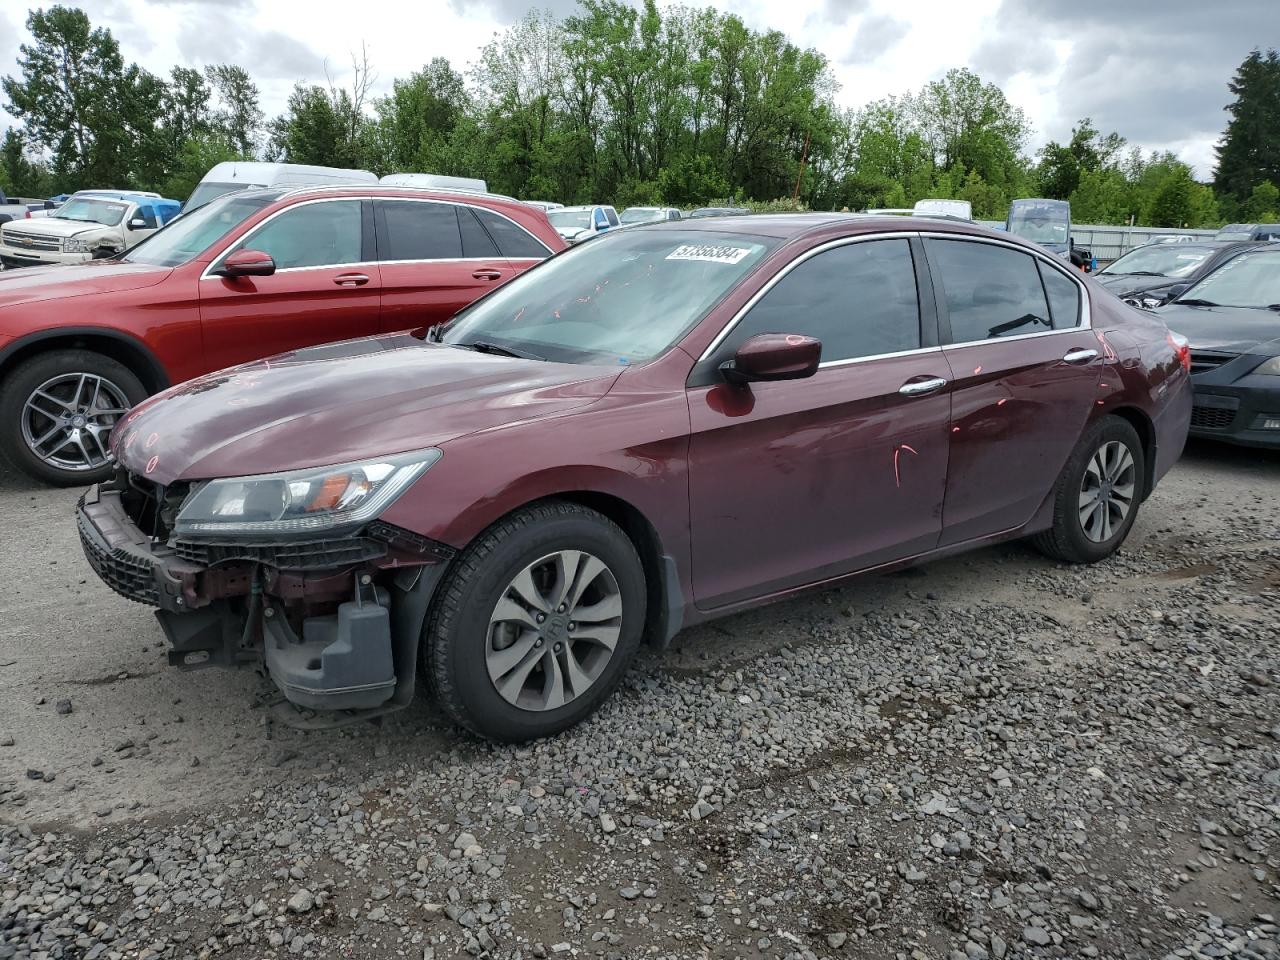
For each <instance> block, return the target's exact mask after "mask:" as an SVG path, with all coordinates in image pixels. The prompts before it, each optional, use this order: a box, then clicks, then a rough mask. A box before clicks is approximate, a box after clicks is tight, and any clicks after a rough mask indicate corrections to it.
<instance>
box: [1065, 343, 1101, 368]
mask: <svg viewBox="0 0 1280 960" xmlns="http://www.w3.org/2000/svg"><path fill="white" fill-rule="evenodd" d="M1097 356H1098V351H1097V350H1090V349H1088V348H1087V347H1081V348H1080V349H1078V350H1068V351H1067V353H1066V356H1064V357H1063V358H1062V362H1063V363H1074V364H1085V363H1088V362H1089V361H1090V360H1093V359H1094V358H1095V357H1097Z"/></svg>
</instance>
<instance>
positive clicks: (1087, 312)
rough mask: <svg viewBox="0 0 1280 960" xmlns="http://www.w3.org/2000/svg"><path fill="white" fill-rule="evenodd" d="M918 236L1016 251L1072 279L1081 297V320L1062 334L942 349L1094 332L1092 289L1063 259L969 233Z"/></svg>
mask: <svg viewBox="0 0 1280 960" xmlns="http://www.w3.org/2000/svg"><path fill="white" fill-rule="evenodd" d="M918 236H919V237H920V238H921V239H922V240H963V241H967V242H969V243H988V244H991V245H992V246H995V247H1004V248H1005V249H1007V250H1013V251H1015V252H1016V253H1023V254H1026V255H1027V256H1029V257H1033V258H1034V259H1036V260H1039V261H1040V262H1041V263H1045V264H1048V265H1049V266H1050V267H1052V268H1053V269H1054V270H1057V271H1058V272H1059V273H1060V274H1062V275H1063V276H1065V277H1069V278H1070V279H1071V281H1072V282H1073V283H1074V284H1075V285H1076V289H1077V290H1078V291H1079V293H1080V316H1079V319H1078V320H1077V321H1076V325H1075V326H1074V327H1064V328H1063V329H1061V330H1042V331H1040V332H1039V333H1023V334H1019V335H1018V336H1015V337H987V338H986V339H985V340H966V341H964V342H963V343H947V344H943V346H947V347H968V346H972V345H973V344H978V343H1008V342H1011V341H1014V340H1026V339H1028V338H1030V337H1046V336H1049V335H1050V334H1053V333H1073V332H1076V331H1079V330H1092V329H1093V311H1092V310H1091V309H1090V304H1089V288H1088V287H1086V286H1085V285H1084V281H1083V280H1081V279H1080V277H1079V276H1078V275H1077V273H1076V271H1075V270H1072V269H1070V268H1069V267H1065V266H1063V263H1062V260H1061V258H1059V257H1055V256H1052V255H1051V254H1049V253H1043V252H1041V251H1039V250H1028V249H1027V248H1026V247H1024V246H1022V245H1021V244H1019V243H1012V242H1010V241H1008V240H1003V239H1000V238H998V237H976V236H973V235H972V234H967V233H942V232H941V231H921V232H920V233H919V234H918ZM925 256H926V257H927V256H928V251H927V250H926V251H925ZM940 286H941V285H940V284H937V283H935V284H934V287H935V288H938V287H940ZM936 295H937V290H936V289H935V296H936ZM1048 299H1049V295H1048V292H1047V291H1046V292H1045V308H1046V309H1048V310H1050V312H1051V313H1052V309H1053V308H1052V307H1051V306H1050V304H1049V302H1048Z"/></svg>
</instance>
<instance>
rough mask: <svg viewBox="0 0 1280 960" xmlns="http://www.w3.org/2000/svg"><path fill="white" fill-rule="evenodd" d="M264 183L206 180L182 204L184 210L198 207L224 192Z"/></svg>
mask: <svg viewBox="0 0 1280 960" xmlns="http://www.w3.org/2000/svg"><path fill="white" fill-rule="evenodd" d="M259 186H262V184H255V183H213V182H211V181H206V182H204V183H201V184H199V185H198V186H197V187H196V188H195V189H194V190H192V191H191V196H189V197H187V202H186V203H184V204H183V205H182V209H183V210H184V211H188V212H189V211H191V210H194V209H195V208H196V207H203V206H204V205H205V204H206V203H208V202H209V201H210V200H214V199H216V198H218V197H221V196H222V195H223V194H227V193H235V192H236V191H237V190H248V189H250V188H251V187H259Z"/></svg>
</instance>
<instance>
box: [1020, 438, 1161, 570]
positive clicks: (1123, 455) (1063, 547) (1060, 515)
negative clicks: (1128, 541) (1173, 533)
mask: <svg viewBox="0 0 1280 960" xmlns="http://www.w3.org/2000/svg"><path fill="white" fill-rule="evenodd" d="M1145 478H1146V459H1145V454H1144V452H1143V449H1142V441H1141V440H1140V439H1139V438H1138V432H1137V431H1136V430H1134V429H1133V426H1132V425H1131V424H1130V423H1129V422H1128V421H1127V420H1125V419H1123V418H1121V417H1117V416H1106V417H1102V418H1101V419H1099V420H1096V421H1094V422H1093V423H1091V424H1090V425H1089V426H1088V427H1087V428H1086V429H1085V432H1084V435H1083V436H1081V438H1080V441H1079V442H1078V443H1077V444H1076V447H1075V449H1074V450H1073V451H1072V452H1071V456H1070V457H1069V458H1068V459H1067V463H1066V465H1065V466H1064V467H1063V468H1062V474H1061V475H1060V476H1059V478H1058V484H1057V487H1056V489H1055V491H1054V503H1053V526H1052V527H1050V528H1049V529H1048V530H1045V531H1044V532H1043V533H1038V534H1036V535H1035V536H1034V537H1033V538H1032V543H1033V544H1034V545H1035V546H1036V548H1037V549H1039V550H1040V552H1042V553H1044V554H1045V555H1046V556H1049V557H1052V558H1053V559H1055V560H1064V561H1066V562H1067V563H1097V562H1098V561H1099V560H1105V559H1106V558H1107V557H1109V556H1111V555H1112V554H1113V553H1115V552H1116V550H1118V549H1119V548H1120V544H1122V543H1124V540H1125V538H1126V537H1127V536H1128V535H1129V530H1130V529H1132V527H1133V523H1134V520H1136V519H1137V516H1138V505H1139V504H1140V503H1141V502H1142V497H1143V492H1144V491H1143V485H1144V484H1145V482H1146V480H1145Z"/></svg>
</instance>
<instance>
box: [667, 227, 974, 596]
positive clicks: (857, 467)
mask: <svg viewBox="0 0 1280 960" xmlns="http://www.w3.org/2000/svg"><path fill="white" fill-rule="evenodd" d="M919 256H920V253H919V247H918V244H913V243H911V242H910V241H909V240H908V239H905V238H885V239H867V240H848V241H839V242H837V243H836V244H835V245H831V246H828V247H826V248H819V249H818V250H816V251H812V252H811V253H809V254H807V255H802V257H803V259H801V260H800V261H799V262H798V263H796V264H795V265H794V266H793V267H791V268H790V269H789V270H788V271H787V272H786V273H783V274H782V275H780V277H779V278H778V279H777V280H776V281H775V282H774V283H773V285H772V286H770V287H768V288H766V290H765V291H764V292H763V294H761V295H758V299H757V300H756V301H755V303H754V304H753V305H752V306H751V307H750V308H749V309H748V310H747V312H746V313H745V315H744V316H743V317H742V319H741V320H740V321H739V322H738V324H737V325H736V326H735V327H733V328H732V329H731V330H730V331H729V332H728V334H727V335H725V336H724V337H723V339H722V340H721V341H720V342H719V343H718V345H716V346H715V347H714V348H713V349H712V350H711V351H709V353H708V355H707V356H706V357H704V358H703V359H702V360H700V361H699V363H698V365H697V366H696V367H695V368H694V373H693V375H692V377H691V378H690V389H689V413H690V423H691V432H692V435H691V439H690V449H689V484H690V485H689V495H690V514H691V519H692V523H691V529H692V538H693V586H694V595H695V599H696V602H697V605H698V607H699V608H701V609H714V608H716V607H723V606H728V605H732V604H734V603H737V602H740V601H744V600H747V599H751V598H755V597H761V596H765V595H768V594H772V593H776V592H779V591H783V590H787V589H789V588H793V587H798V586H802V585H804V584H808V583H814V582H817V581H820V580H824V579H827V578H830V577H835V576H840V575H842V574H846V573H850V572H852V571H854V570H858V569H862V568H866V567H871V566H875V565H877V564H881V563H886V562H889V561H892V560H896V559H900V558H903V557H908V556H912V555H914V554H918V553H923V552H926V551H928V550H931V549H933V548H934V546H935V545H936V544H937V541H938V534H939V531H940V530H941V528H942V502H943V491H944V487H945V484H946V478H947V453H948V442H947V431H948V426H949V421H950V412H951V400H950V396H949V393H948V391H947V382H948V380H949V379H950V371H949V370H948V369H947V367H946V361H945V359H944V358H943V356H942V352H941V350H940V349H939V348H938V347H937V345H936V343H937V341H936V327H935V326H934V315H933V312H932V295H931V293H930V292H929V290H928V279H927V274H924V273H921V274H918V273H917V271H916V269H915V264H916V262H917V258H918V257H919ZM761 333H783V334H802V335H805V336H810V337H816V338H818V339H819V340H821V341H822V364H821V367H820V368H819V370H818V372H817V373H816V374H815V375H814V376H813V377H810V378H808V379H804V380H791V381H781V382H776V383H753V384H751V385H750V386H749V387H740V386H732V385H730V384H727V383H726V382H725V381H724V379H723V377H721V376H719V375H718V373H717V371H718V370H719V366H720V364H721V363H723V362H724V361H725V360H727V359H730V358H731V357H732V356H733V354H734V352H735V351H736V350H737V348H738V347H739V346H740V345H741V344H742V343H743V342H745V341H746V340H747V339H748V338H750V337H752V336H755V335H757V334H761Z"/></svg>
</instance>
